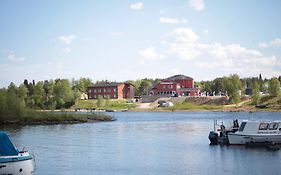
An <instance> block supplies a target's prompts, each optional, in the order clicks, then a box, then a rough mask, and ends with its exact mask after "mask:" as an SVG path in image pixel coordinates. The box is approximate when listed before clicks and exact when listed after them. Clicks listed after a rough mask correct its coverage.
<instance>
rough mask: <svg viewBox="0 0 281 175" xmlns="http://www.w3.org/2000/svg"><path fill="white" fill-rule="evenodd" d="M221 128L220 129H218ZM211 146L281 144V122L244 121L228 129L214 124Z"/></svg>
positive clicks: (210, 138) (210, 137)
mask: <svg viewBox="0 0 281 175" xmlns="http://www.w3.org/2000/svg"><path fill="white" fill-rule="evenodd" d="M217 126H219V127H220V128H219V129H216V127H217ZM209 140H210V142H211V144H218V143H223V144H229V145H247V146H249V145H252V146H255V145H267V146H272V145H275V144H281V121H254V120H243V121H242V122H241V124H240V125H239V124H238V121H237V120H235V121H234V122H233V126H232V127H230V128H228V129H226V128H225V126H224V125H223V123H222V124H221V125H218V124H217V123H214V131H211V132H210V134H209Z"/></svg>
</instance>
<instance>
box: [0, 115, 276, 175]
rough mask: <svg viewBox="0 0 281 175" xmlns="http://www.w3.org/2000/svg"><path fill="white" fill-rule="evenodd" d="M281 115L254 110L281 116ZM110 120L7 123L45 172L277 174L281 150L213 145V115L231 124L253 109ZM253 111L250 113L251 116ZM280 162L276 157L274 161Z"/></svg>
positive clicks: (39, 173) (13, 136) (41, 172)
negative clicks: (46, 123) (244, 111)
mask: <svg viewBox="0 0 281 175" xmlns="http://www.w3.org/2000/svg"><path fill="white" fill-rule="evenodd" d="M280 114H281V113H255V114H254V117H255V118H258V119H264V118H270V119H281V116H280ZM114 115H115V117H116V118H117V119H118V120H117V121H116V122H110V123H84V124H74V125H39V126H25V127H4V128H3V129H2V130H5V131H7V132H8V133H9V134H10V135H11V139H12V140H13V142H14V143H15V145H16V146H18V147H23V146H26V145H28V146H29V148H30V149H32V150H33V152H34V153H35V155H36V162H37V173H36V174H37V175H44V174H101V175H102V174H133V175H136V174H156V175H158V174H159V175H160V174H161V175H162V174H263V173H264V174H265V173H267V174H278V172H280V171H281V168H280V166H279V163H280V162H279V161H278V160H280V158H281V155H280V151H277V152H268V151H267V150H266V149H248V148H245V147H235V146H228V147H227V146H222V147H221V146H210V145H209V141H208V138H207V137H208V133H209V131H210V130H212V128H213V119H221V120H223V121H225V122H228V123H231V122H232V120H233V119H235V118H238V119H248V117H249V113H220V112H177V113H157V112H153V113H149V112H147V113H133V112H128V113H114ZM251 115H252V114H251ZM272 160H276V161H272Z"/></svg>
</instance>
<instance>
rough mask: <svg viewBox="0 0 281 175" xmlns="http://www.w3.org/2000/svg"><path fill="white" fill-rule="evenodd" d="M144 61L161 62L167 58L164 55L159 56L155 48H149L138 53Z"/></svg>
mask: <svg viewBox="0 0 281 175" xmlns="http://www.w3.org/2000/svg"><path fill="white" fill-rule="evenodd" d="M138 53H139V54H140V55H141V56H142V57H143V58H144V59H147V60H151V61H152V60H159V59H164V58H166V56H165V55H162V54H159V53H157V52H156V51H155V49H154V47H153V46H151V47H148V48H146V49H144V50H140V51H139V52H138Z"/></svg>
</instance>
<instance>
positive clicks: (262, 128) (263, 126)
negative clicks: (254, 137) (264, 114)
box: [259, 123, 269, 130]
mask: <svg viewBox="0 0 281 175" xmlns="http://www.w3.org/2000/svg"><path fill="white" fill-rule="evenodd" d="M268 125H269V124H268V123H261V124H260V126H259V130H267V128H268Z"/></svg>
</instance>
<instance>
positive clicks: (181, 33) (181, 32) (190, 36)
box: [168, 28, 199, 43]
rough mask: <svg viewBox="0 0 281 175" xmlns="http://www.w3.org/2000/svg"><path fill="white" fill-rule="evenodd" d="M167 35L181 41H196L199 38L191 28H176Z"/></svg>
mask: <svg viewBox="0 0 281 175" xmlns="http://www.w3.org/2000/svg"><path fill="white" fill-rule="evenodd" d="M168 35H169V36H171V37H173V38H174V39H175V41H177V42H182V43H190V42H196V41H197V40H198V38H199V37H198V35H197V34H196V33H195V32H194V31H193V30H192V29H191V28H176V29H174V30H172V31H171V32H170V33H169V34H168Z"/></svg>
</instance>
